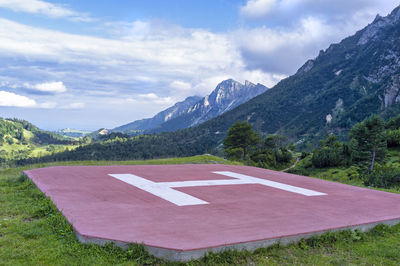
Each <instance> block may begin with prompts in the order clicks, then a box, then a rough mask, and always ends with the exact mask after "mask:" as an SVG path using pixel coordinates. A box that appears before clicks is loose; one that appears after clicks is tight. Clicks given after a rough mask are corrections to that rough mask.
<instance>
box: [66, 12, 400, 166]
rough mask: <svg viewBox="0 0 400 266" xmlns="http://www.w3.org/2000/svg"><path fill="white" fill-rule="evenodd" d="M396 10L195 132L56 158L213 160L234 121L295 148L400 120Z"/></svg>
mask: <svg viewBox="0 0 400 266" xmlns="http://www.w3.org/2000/svg"><path fill="white" fill-rule="evenodd" d="M399 103H400V7H397V8H396V9H394V10H393V11H392V13H391V14H389V15H388V16H386V17H381V16H377V17H376V18H375V20H374V21H373V22H372V23H371V24H369V25H368V26H366V27H365V28H364V29H362V30H360V31H358V32H357V33H355V34H354V35H353V36H350V37H348V38H346V39H344V40H342V41H341V42H340V43H337V44H332V45H330V46H329V48H328V49H326V50H324V51H321V52H320V53H319V55H318V56H317V57H316V58H315V59H312V60H309V61H307V62H306V63H305V64H304V65H303V66H302V67H301V68H300V69H299V70H298V71H297V72H296V73H295V74H294V75H292V76H290V77H288V78H286V79H284V80H282V81H280V82H279V83H278V84H277V85H275V86H274V87H273V88H271V89H268V90H267V91H266V92H264V93H262V94H261V95H259V96H257V97H255V98H253V99H251V100H249V101H247V102H246V103H244V104H241V105H239V106H237V107H236V108H234V109H231V110H230V111H227V112H225V113H223V114H222V115H219V116H217V117H215V118H213V119H211V120H208V121H206V122H204V123H202V124H200V125H198V126H195V127H191V128H186V129H182V130H178V131H176V132H164V133H161V134H158V135H144V136H140V137H136V138H131V139H126V140H123V141H122V140H118V141H115V142H108V143H104V144H100V143H95V144H93V145H87V146H84V147H81V148H78V149H76V150H75V151H72V152H70V153H65V154H61V155H60V157H59V159H69V158H73V159H96V158H104V159H128V158H130V159H136V158H137V159H139V158H144V159H148V158H156V157H167V156H188V155H194V154H202V153H215V152H218V150H220V148H221V147H222V146H221V143H222V140H223V139H224V138H225V136H226V133H227V131H228V129H229V128H230V127H231V126H232V124H233V123H234V122H236V121H249V122H250V123H251V124H252V125H253V127H254V128H255V129H256V130H257V131H258V132H260V133H261V134H263V135H265V134H274V133H279V134H283V135H286V136H287V137H288V138H289V139H290V140H293V141H296V143H297V144H298V145H299V146H300V145H304V144H306V143H307V142H309V141H311V142H314V143H316V142H318V140H319V139H321V138H324V137H326V135H327V134H329V133H335V134H336V135H338V136H339V137H341V138H346V137H347V136H348V134H347V133H348V130H349V129H350V128H351V127H352V126H353V125H354V124H355V123H357V122H360V121H362V120H364V119H365V118H366V117H368V116H370V115H371V114H373V113H376V114H380V115H382V116H384V117H390V116H393V115H398V114H399V113H400V104H399Z"/></svg>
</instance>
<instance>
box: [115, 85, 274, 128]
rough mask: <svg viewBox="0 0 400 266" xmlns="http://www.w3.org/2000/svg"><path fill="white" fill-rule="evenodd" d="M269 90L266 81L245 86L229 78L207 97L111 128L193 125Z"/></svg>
mask: <svg viewBox="0 0 400 266" xmlns="http://www.w3.org/2000/svg"><path fill="white" fill-rule="evenodd" d="M267 89H268V88H267V87H265V86H264V85H262V84H257V85H255V84H253V83H251V82H249V81H246V82H245V84H244V85H243V84H241V83H239V82H237V81H234V80H233V79H228V80H225V81H223V82H221V83H220V84H218V86H217V87H216V88H215V90H213V91H212V92H211V94H210V95H207V96H205V97H203V98H200V97H198V96H192V97H188V98H186V99H185V100H184V101H182V102H178V103H176V104H175V105H174V106H172V107H170V108H168V109H166V110H164V111H162V112H160V113H158V114H157V115H155V116H154V117H152V118H148V119H142V120H138V121H134V122H132V123H129V124H126V125H123V126H120V127H117V128H114V129H112V130H111V131H112V132H124V133H130V134H134V135H136V134H139V133H143V132H145V133H154V132H163V131H174V130H177V129H182V128H187V127H193V126H196V125H198V124H200V123H202V122H205V121H207V120H210V119H212V118H214V117H216V116H218V115H220V114H223V113H225V112H227V111H229V110H231V109H233V108H235V107H236V106H238V105H240V104H242V103H244V102H246V101H248V100H250V99H252V98H254V97H255V96H257V95H259V94H261V93H263V92H265V91H266V90H267Z"/></svg>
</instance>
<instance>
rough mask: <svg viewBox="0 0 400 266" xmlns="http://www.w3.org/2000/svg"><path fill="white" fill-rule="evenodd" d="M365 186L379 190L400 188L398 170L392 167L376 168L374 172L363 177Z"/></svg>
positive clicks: (399, 171) (399, 172)
mask: <svg viewBox="0 0 400 266" xmlns="http://www.w3.org/2000/svg"><path fill="white" fill-rule="evenodd" d="M363 179H364V184H365V185H366V186H374V187H379V188H393V187H400V169H399V168H392V167H376V169H375V170H374V171H372V172H371V173H369V174H364V175H363Z"/></svg>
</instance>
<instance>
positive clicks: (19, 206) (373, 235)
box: [0, 155, 400, 265]
mask: <svg viewBox="0 0 400 266" xmlns="http://www.w3.org/2000/svg"><path fill="white" fill-rule="evenodd" d="M144 163H145V164H178V163H226V164H230V163H231V162H229V161H226V160H223V159H221V158H218V157H214V156H207V155H203V156H195V157H189V158H172V159H163V160H151V161H125V162H98V161H87V162H68V163H51V164H43V165H33V166H27V167H24V168H10V169H2V170H0V265H111V264H112V265H114V264H120V265H138V264H139V265H140V264H156V265H163V264H176V265H178V264H179V263H167V262H165V261H163V260H160V259H157V258H154V257H152V256H150V255H148V254H147V253H146V252H145V251H144V249H143V247H142V246H140V245H132V246H131V247H130V248H129V249H128V250H121V249H119V248H116V247H114V246H112V245H108V246H106V247H100V246H96V245H83V244H81V243H79V242H78V241H77V239H76V237H75V235H74V233H73V231H72V229H71V226H70V225H69V224H68V223H67V221H66V219H65V218H64V217H63V216H62V215H61V213H60V212H59V211H58V210H57V209H56V208H55V207H54V205H53V204H52V203H51V201H50V200H49V199H46V198H45V197H44V195H43V193H41V192H40V191H39V190H38V189H37V188H36V187H35V185H34V184H33V183H32V182H31V181H30V180H27V179H26V178H24V177H23V176H22V171H23V170H24V169H29V168H34V167H39V166H41V167H44V166H52V165H104V164H107V165H110V164H144ZM399 261H400V225H398V226H395V227H392V228H388V227H386V226H379V227H377V228H375V229H374V230H372V231H371V232H369V233H360V232H351V231H344V232H340V233H328V234H325V235H323V236H321V237H317V238H312V239H309V240H304V241H301V242H300V243H298V244H292V245H289V246H287V247H279V246H273V247H270V248H266V249H259V250H257V251H255V252H253V253H251V252H248V251H241V252H236V251H229V252H223V253H220V254H210V255H209V256H207V257H205V258H203V259H201V260H196V261H192V262H190V263H188V264H190V265H205V264H213V265H214V264H225V265H230V264H242V265H243V264H257V265H258V264H270V265H278V264H279V265H281V264H286V265H291V264H307V265H308V264H314V265H321V264H333V265H346V264H368V265H373V264H375V265H398V262H399Z"/></svg>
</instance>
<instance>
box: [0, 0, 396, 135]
mask: <svg viewBox="0 0 400 266" xmlns="http://www.w3.org/2000/svg"><path fill="white" fill-rule="evenodd" d="M398 4H399V2H398V1H394V0H350V1H349V0H196V1H188V0H113V1H109V0H96V1H94V0H93V1H92V0H64V1H62V0H54V1H44V0H0V62H1V64H0V117H17V118H23V119H26V120H28V121H30V122H32V123H34V124H36V125H37V126H39V127H40V128H43V129H48V130H55V129H61V128H67V127H70V128H78V129H89V130H95V129H98V128H101V127H106V128H113V127H115V126H118V125H122V124H125V123H128V122H131V121H134V120H137V119H141V118H146V117H151V116H153V115H154V114H156V113H157V112H159V111H161V110H163V109H165V108H166V107H169V106H171V105H173V104H174V103H175V102H177V101H181V100H183V99H185V98H186V97H188V96H191V95H199V96H204V95H206V94H208V93H210V92H211V91H212V90H213V89H214V88H215V86H216V85H217V84H218V83H219V82H221V81H222V80H224V79H227V78H233V79H235V80H237V81H239V82H244V81H245V80H250V81H252V82H254V83H257V82H260V83H262V84H264V85H266V86H269V87H272V86H273V85H274V84H276V83H277V82H278V81H279V80H280V79H282V78H284V77H286V76H288V75H291V74H293V73H295V72H296V70H297V69H298V68H299V67H300V66H301V65H302V64H303V63H304V62H305V61H306V60H307V59H309V58H314V57H315V56H317V54H318V52H319V50H321V49H326V48H327V47H328V46H329V44H331V43H334V42H339V41H340V40H341V39H343V38H344V37H346V36H349V35H352V34H354V33H355V32H356V31H357V30H359V29H361V28H363V27H364V26H366V25H367V24H368V23H370V22H371V21H372V20H373V19H374V17H375V16H376V14H378V13H379V14H380V15H387V14H388V13H390V11H391V10H392V9H394V8H395V7H396V6H397V5H398Z"/></svg>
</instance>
